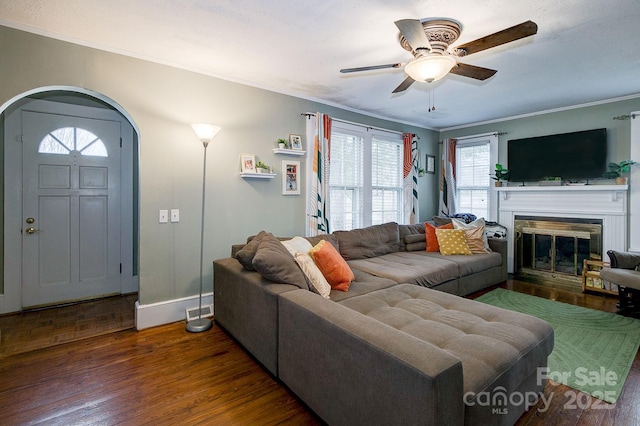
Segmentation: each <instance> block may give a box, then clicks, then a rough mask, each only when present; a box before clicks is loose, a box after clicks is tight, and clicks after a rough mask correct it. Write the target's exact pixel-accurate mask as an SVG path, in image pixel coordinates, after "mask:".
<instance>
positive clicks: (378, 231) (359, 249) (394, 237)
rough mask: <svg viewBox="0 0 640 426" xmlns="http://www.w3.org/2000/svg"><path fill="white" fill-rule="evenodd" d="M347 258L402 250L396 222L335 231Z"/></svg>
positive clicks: (361, 257)
mask: <svg viewBox="0 0 640 426" xmlns="http://www.w3.org/2000/svg"><path fill="white" fill-rule="evenodd" d="M333 234H334V235H335V236H336V237H338V244H339V246H340V254H341V255H342V257H343V258H344V259H345V260H352V259H366V258H369V257H376V256H381V255H383V254H387V253H393V252H395V251H400V231H399V229H398V224H397V223H395V222H390V223H385V224H382V225H374V226H369V227H367V228H362V229H353V230H351V231H335V232H334V233H333Z"/></svg>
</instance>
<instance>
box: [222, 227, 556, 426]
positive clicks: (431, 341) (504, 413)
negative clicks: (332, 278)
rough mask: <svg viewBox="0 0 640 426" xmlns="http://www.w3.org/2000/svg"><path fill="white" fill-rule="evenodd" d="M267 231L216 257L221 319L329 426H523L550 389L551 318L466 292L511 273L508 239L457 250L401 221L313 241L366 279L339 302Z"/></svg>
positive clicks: (338, 297)
mask: <svg viewBox="0 0 640 426" xmlns="http://www.w3.org/2000/svg"><path fill="white" fill-rule="evenodd" d="M421 235H422V236H421ZM259 236H261V238H254V239H250V240H249V242H248V243H247V244H245V245H239V246H234V247H233V249H232V257H229V258H225V259H219V260H216V261H214V304H215V309H214V313H215V321H216V323H218V324H219V325H220V326H222V327H223V328H224V329H226V330H227V332H229V333H230V334H231V335H232V336H233V337H234V338H235V339H236V340H237V341H238V342H239V343H240V344H242V345H243V346H244V347H245V348H246V349H247V350H248V351H249V352H250V353H251V354H252V355H253V356H254V357H255V358H256V359H257V360H258V361H259V362H260V363H262V364H263V365H264V367H265V368H266V369H267V370H269V372H271V373H272V374H273V375H274V376H276V377H277V378H278V379H279V380H281V381H282V382H283V383H284V384H285V385H286V386H287V387H288V388H289V389H291V390H292V391H293V392H294V393H295V394H296V395H297V396H298V397H299V398H300V399H301V400H302V401H304V402H305V403H306V404H307V405H308V406H309V407H310V408H311V409H312V410H313V411H314V412H315V413H316V414H318V415H319V416H320V417H321V418H322V419H323V420H324V421H326V422H327V423H328V424H331V425H342V424H344V425H360V424H361V425H365V424H366V425H377V424H381V425H391V424H398V425H399V424H403V425H408V424H411V425H418V424H425V425H442V424H447V425H462V424H469V425H472V424H478V425H493V424H496V425H506V424H513V423H515V421H517V419H518V418H519V417H520V416H521V415H522V413H523V412H524V411H526V410H527V409H528V408H529V407H530V405H532V404H534V403H535V402H536V400H537V397H538V396H539V394H540V393H541V392H542V390H543V388H544V384H545V381H544V377H546V376H545V375H542V374H540V373H541V371H542V370H541V369H544V368H546V365H547V357H548V355H549V354H550V353H551V351H552V349H553V329H552V328H551V327H550V326H549V324H547V323H546V322H544V321H542V320H539V319H537V318H534V317H531V316H527V315H523V314H519V313H516V312H511V311H508V310H504V309H500V308H496V307H492V306H489V305H486V304H483V303H480V302H476V301H473V300H469V299H465V298H463V297H460V296H459V295H467V294H470V293H473V292H475V291H478V290H481V289H483V288H487V287H490V286H492V285H495V284H498V283H500V282H502V281H504V280H505V279H506V261H505V255H506V253H505V251H506V242H505V241H501V240H488V241H487V243H488V244H489V245H490V247H491V249H492V250H491V252H487V253H479V254H473V255H451V256H445V255H442V254H441V253H438V252H427V251H426V250H425V249H424V244H422V243H426V240H427V239H428V238H429V235H427V233H425V227H424V225H398V224H396V223H389V224H384V225H377V226H373V227H369V228H365V229H361V230H354V231H348V232H335V233H333V234H331V235H324V236H320V237H313V238H309V239H308V240H309V242H310V244H311V245H314V246H316V244H318V243H319V242H320V241H321V240H324V242H325V243H330V244H332V246H334V247H335V249H336V251H338V252H339V253H340V254H341V255H342V257H343V258H344V259H345V260H346V263H347V264H348V265H349V268H350V269H351V272H352V273H353V279H352V280H351V282H350V284H349V288H348V291H346V292H345V291H337V290H335V289H332V290H331V292H330V294H329V295H328V298H327V297H323V296H322V295H321V294H318V293H317V291H315V289H314V288H312V287H313V286H310V284H309V280H308V279H307V277H306V276H305V274H303V273H299V272H300V268H299V267H298V264H296V262H295V260H294V256H292V254H290V252H288V251H287V248H285V247H284V245H283V244H282V243H281V241H280V240H279V239H278V238H276V237H274V236H273V235H271V234H268V233H260V234H259ZM265 265H266V266H265ZM255 269H258V270H255ZM296 269H297V270H296ZM514 396H515V397H514Z"/></svg>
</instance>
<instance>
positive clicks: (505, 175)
mask: <svg viewBox="0 0 640 426" xmlns="http://www.w3.org/2000/svg"><path fill="white" fill-rule="evenodd" d="M491 179H493V180H495V181H496V183H495V184H496V186H502V181H503V180H508V179H509V170H507V169H505V168H504V167H503V166H502V164H500V163H498V164H496V171H495V173H494V175H493V176H491Z"/></svg>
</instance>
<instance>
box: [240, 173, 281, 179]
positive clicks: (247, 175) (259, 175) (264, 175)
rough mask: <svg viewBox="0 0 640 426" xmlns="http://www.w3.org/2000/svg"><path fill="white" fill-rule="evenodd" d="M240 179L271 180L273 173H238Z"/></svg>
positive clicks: (274, 175)
mask: <svg viewBox="0 0 640 426" xmlns="http://www.w3.org/2000/svg"><path fill="white" fill-rule="evenodd" d="M240 177H241V178H242V179H273V178H274V177H276V174H275V173H240Z"/></svg>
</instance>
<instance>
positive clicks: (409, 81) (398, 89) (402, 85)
mask: <svg viewBox="0 0 640 426" xmlns="http://www.w3.org/2000/svg"><path fill="white" fill-rule="evenodd" d="M414 81H415V80H414V79H412V78H411V77H409V76H407V78H405V79H404V81H403V82H402V83H400V85H399V86H398V87H396V88H395V89H394V90H393V92H391V93H399V92H404V91H405V90H407V89H408V88H409V86H411V85H412V84H413V82H414Z"/></svg>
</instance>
